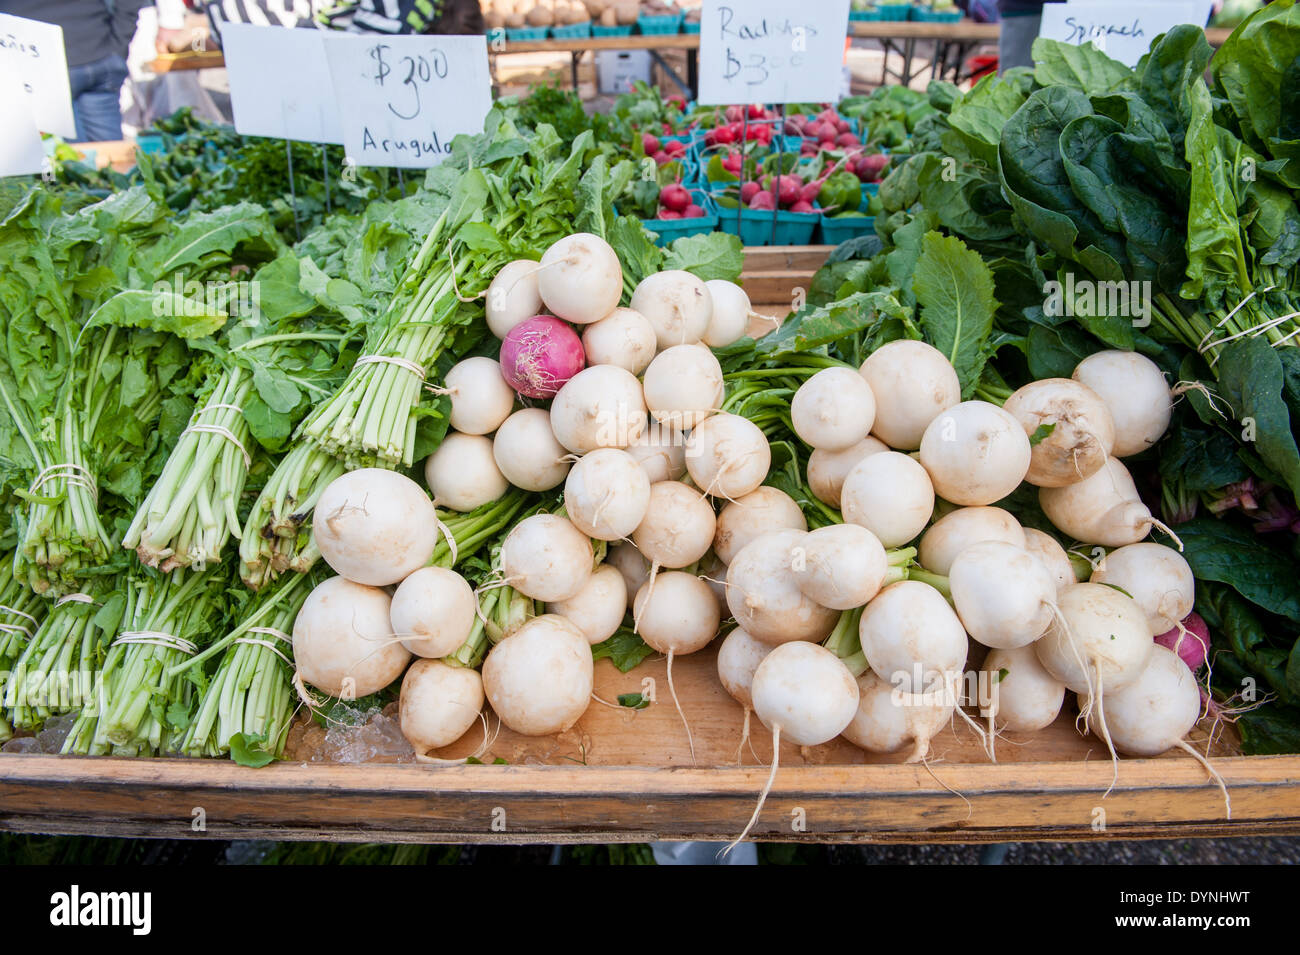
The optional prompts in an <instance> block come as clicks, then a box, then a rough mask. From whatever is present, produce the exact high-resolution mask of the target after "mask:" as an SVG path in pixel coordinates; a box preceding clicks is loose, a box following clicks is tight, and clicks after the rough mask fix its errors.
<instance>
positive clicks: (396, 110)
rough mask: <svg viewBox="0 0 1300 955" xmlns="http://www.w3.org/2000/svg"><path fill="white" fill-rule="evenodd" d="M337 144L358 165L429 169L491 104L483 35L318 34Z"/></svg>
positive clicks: (478, 123)
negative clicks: (335, 110) (338, 128)
mask: <svg viewBox="0 0 1300 955" xmlns="http://www.w3.org/2000/svg"><path fill="white" fill-rule="evenodd" d="M324 39H325V56H326V58H327V59H328V61H329V68H330V75H331V77H332V78H333V80H334V93H335V97H336V99H337V100H338V106H339V117H340V120H341V122H342V126H343V146H344V148H345V149H346V150H347V155H348V159H350V160H352V161H353V162H355V163H356V164H357V165H359V166H401V167H404V168H407V169H422V168H426V167H428V166H436V165H437V164H438V163H440V162H442V161H443V160H444V159H446V158H447V156H448V154H449V153H450V152H451V141H452V139H454V138H455V137H456V136H459V135H460V134H462V133H467V134H470V135H473V134H476V133H481V132H482V131H483V119H484V118H485V117H486V116H487V113H488V110H489V109H491V108H492V77H491V75H490V74H489V73H488V57H487V38H486V37H484V36H374V35H372V36H353V35H346V34H341V35H339V36H328V35H327V36H325V38H324Z"/></svg>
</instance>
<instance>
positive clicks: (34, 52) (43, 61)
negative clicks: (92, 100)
mask: <svg viewBox="0 0 1300 955" xmlns="http://www.w3.org/2000/svg"><path fill="white" fill-rule="evenodd" d="M0 56H3V58H4V59H5V61H6V62H7V63H8V64H9V67H10V69H12V71H13V73H14V75H16V76H17V77H18V80H19V82H20V84H21V86H22V88H23V89H24V90H25V91H26V94H27V100H28V108H29V110H30V112H31V116H32V118H33V119H34V120H35V121H36V127H37V128H38V129H40V130H43V131H44V132H47V133H54V134H55V135H57V136H62V137H63V138H64V139H76V138H77V123H76V121H75V120H74V119H73V118H72V90H71V88H70V87H69V86H68V59H67V57H66V56H65V55H64V52H63V28H62V27H60V26H56V25H55V24H53V23H41V22H40V21H39V20H25V19H23V18H22V17H15V16H10V15H9V14H7V13H0Z"/></svg>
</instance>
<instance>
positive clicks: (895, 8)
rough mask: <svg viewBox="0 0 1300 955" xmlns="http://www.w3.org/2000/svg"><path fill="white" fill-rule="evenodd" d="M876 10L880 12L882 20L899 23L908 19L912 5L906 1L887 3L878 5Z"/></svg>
mask: <svg viewBox="0 0 1300 955" xmlns="http://www.w3.org/2000/svg"><path fill="white" fill-rule="evenodd" d="M876 12H877V13H879V14H880V19H881V20H887V21H889V22H893V23H898V22H901V21H903V20H906V19H907V16H908V14H909V13H911V12H912V7H911V5H910V4H906V3H885V4H881V5H880V6H878V7H876Z"/></svg>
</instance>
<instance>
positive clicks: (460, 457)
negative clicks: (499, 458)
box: [424, 431, 510, 513]
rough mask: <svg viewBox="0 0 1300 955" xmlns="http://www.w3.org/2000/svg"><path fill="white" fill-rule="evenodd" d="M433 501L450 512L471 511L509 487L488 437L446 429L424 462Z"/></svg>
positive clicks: (497, 496)
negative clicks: (447, 430)
mask: <svg viewBox="0 0 1300 955" xmlns="http://www.w3.org/2000/svg"><path fill="white" fill-rule="evenodd" d="M424 480H425V482H426V483H428V485H429V490H430V491H432V492H433V499H434V501H435V502H436V503H437V504H439V505H441V506H442V507H446V508H449V509H451V510H453V511H460V512H462V513H464V512H466V511H472V510H474V508H476V507H479V506H481V505H483V504H487V503H488V502H489V501H495V500H497V499H498V498H499V497H501V495H502V494H504V493H506V491H508V490H509V489H510V482H508V481H507V480H506V477H505V475H504V474H502V473H501V469H500V468H499V467H498V466H497V462H496V458H495V456H494V455H493V445H492V439H491V438H486V437H484V436H483V435H480V434H460V433H459V432H456V431H449V432H448V433H447V435H446V437H444V438H443V439H442V443H441V444H439V445H438V449H437V450H436V451H434V452H433V454H431V455H429V457H428V458H427V459H426V460H425V462H424Z"/></svg>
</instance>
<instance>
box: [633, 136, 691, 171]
mask: <svg viewBox="0 0 1300 955" xmlns="http://www.w3.org/2000/svg"><path fill="white" fill-rule="evenodd" d="M641 145H642V146H643V147H644V148H645V154H646V155H647V156H650V157H652V158H653V159H654V161H655V163H656V164H657V165H660V166H663V165H666V164H667V163H670V162H673V161H674V160H680V159H684V158H685V157H686V144H685V143H684V142H682V141H681V140H680V139H665V140H663V141H662V142H660V141H659V140H658V139H656V138H655V137H654V136H651V135H650V134H649V133H646V134H645V135H644V136H642V138H641ZM651 145H653V146H654V147H655V148H654V150H653V151H652V150H651V149H650V146H651Z"/></svg>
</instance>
